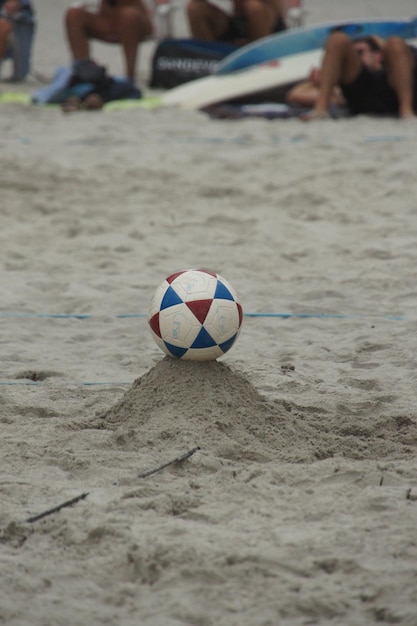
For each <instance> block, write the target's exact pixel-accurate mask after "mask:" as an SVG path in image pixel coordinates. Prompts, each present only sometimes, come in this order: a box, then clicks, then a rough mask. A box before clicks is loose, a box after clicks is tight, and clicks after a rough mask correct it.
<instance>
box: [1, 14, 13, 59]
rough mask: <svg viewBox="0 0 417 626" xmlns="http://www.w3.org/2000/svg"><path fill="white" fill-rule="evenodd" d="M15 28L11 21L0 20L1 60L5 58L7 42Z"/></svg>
mask: <svg viewBox="0 0 417 626" xmlns="http://www.w3.org/2000/svg"><path fill="white" fill-rule="evenodd" d="M12 30H13V26H12V24H11V22H9V20H4V19H0V59H2V58H3V57H4V55H5V54H6V50H7V42H8V39H9V35H10V33H11V32H12Z"/></svg>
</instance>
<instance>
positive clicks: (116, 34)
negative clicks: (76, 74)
mask: <svg viewBox="0 0 417 626" xmlns="http://www.w3.org/2000/svg"><path fill="white" fill-rule="evenodd" d="M65 27H66V34H67V39H68V43H69V47H70V49H71V53H72V57H73V60H81V59H87V58H90V46H89V42H90V40H91V39H98V40H100V41H104V42H107V43H117V44H120V45H121V46H122V49H123V53H124V58H125V69H126V76H127V78H130V79H131V80H132V81H134V79H135V74H136V63H137V52H138V47H139V44H140V43H141V42H142V41H144V40H145V39H146V38H147V37H149V36H150V35H151V34H152V31H153V27H152V22H151V19H150V16H149V12H148V10H147V8H146V6H145V4H144V3H143V2H142V0H101V2H100V6H99V9H98V11H97V12H91V11H89V10H88V9H86V8H84V7H78V6H77V7H70V8H69V9H68V11H67V12H66V15H65Z"/></svg>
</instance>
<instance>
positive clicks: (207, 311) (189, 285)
mask: <svg viewBox="0 0 417 626" xmlns="http://www.w3.org/2000/svg"><path fill="white" fill-rule="evenodd" d="M148 321H149V326H150V328H151V333H152V336H153V338H154V339H155V341H156V343H157V344H158V346H159V347H160V348H161V350H162V351H163V352H165V354H168V355H169V356H171V357H174V358H177V359H183V360H196V361H209V360H214V359H217V358H219V357H221V356H222V355H223V354H224V353H225V352H227V351H228V350H230V348H231V347H232V346H233V344H234V343H235V341H236V339H237V338H238V335H239V332H240V327H241V325H242V307H241V305H240V304H239V302H238V298H237V295H236V292H235V290H234V289H233V287H232V285H231V284H230V283H229V282H228V281H227V280H225V279H224V278H223V277H222V276H220V275H219V274H216V273H214V272H210V271H207V270H194V269H192V270H184V271H181V272H177V273H175V274H172V275H171V276H168V277H167V278H166V279H165V280H164V281H163V283H162V284H161V285H159V287H158V288H157V290H156V292H155V294H154V296H153V298H152V301H151V306H150V309H149V316H148Z"/></svg>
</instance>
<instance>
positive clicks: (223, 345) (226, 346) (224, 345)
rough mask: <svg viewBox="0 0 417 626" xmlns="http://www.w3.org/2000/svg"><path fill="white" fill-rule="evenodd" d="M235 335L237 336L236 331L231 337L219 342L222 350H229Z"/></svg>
mask: <svg viewBox="0 0 417 626" xmlns="http://www.w3.org/2000/svg"><path fill="white" fill-rule="evenodd" d="M236 337H237V333H236V335H233V337H232V338H231V339H228V340H227V341H225V342H224V343H221V344H219V346H220V348H221V349H222V350H223V352H227V351H228V350H230V348H231V347H232V346H233V344H234V343H235V340H236Z"/></svg>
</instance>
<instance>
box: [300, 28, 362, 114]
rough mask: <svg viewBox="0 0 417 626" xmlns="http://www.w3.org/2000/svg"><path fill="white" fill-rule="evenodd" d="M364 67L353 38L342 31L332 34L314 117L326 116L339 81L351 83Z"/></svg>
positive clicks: (323, 67)
mask: <svg viewBox="0 0 417 626" xmlns="http://www.w3.org/2000/svg"><path fill="white" fill-rule="evenodd" d="M361 69H362V64H361V62H360V59H359V56H358V54H357V53H356V51H355V49H354V47H353V44H352V41H351V39H350V38H349V37H348V36H347V35H345V34H344V33H341V32H336V33H333V34H332V35H330V37H329V39H328V41H327V44H326V51H325V54H324V58H323V63H322V67H321V82H320V90H319V95H318V98H317V102H316V104H315V106H314V109H313V113H312V117H326V116H327V115H328V110H329V104H330V100H331V97H332V94H333V92H334V88H335V87H336V85H338V84H339V83H341V82H342V83H347V84H349V83H351V82H353V81H354V80H355V78H357V76H359V73H360V71H361Z"/></svg>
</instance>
